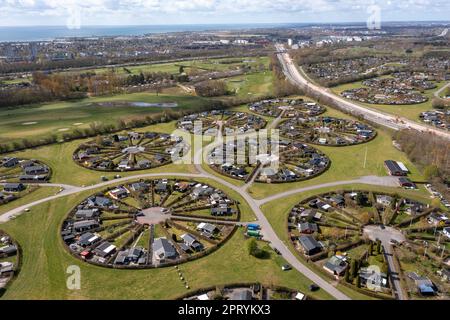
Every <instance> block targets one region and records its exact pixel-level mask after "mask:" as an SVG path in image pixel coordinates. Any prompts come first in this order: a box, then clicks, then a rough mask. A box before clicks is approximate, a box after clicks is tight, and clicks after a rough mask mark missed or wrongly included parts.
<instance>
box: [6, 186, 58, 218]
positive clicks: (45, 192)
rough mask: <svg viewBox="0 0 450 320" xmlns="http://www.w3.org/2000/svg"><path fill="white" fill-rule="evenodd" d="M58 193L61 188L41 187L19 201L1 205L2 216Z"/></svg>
mask: <svg viewBox="0 0 450 320" xmlns="http://www.w3.org/2000/svg"><path fill="white" fill-rule="evenodd" d="M58 191H59V188H57V187H40V188H38V189H36V190H34V191H33V192H31V193H29V194H27V195H25V196H23V197H21V198H19V199H16V200H14V201H11V202H9V203H6V204H2V205H0V214H3V213H5V212H8V211H10V210H13V209H15V208H17V207H20V206H23V205H24V204H27V203H30V202H34V201H37V200H39V199H42V198H46V197H49V196H52V195H54V194H56V192H58Z"/></svg>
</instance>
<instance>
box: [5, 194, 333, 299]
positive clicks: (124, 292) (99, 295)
mask: <svg viewBox="0 0 450 320" xmlns="http://www.w3.org/2000/svg"><path fill="white" fill-rule="evenodd" d="M89 194H90V193H84V194H79V195H76V196H75V195H74V196H69V197H66V198H63V199H59V200H55V201H52V202H49V203H45V204H42V205H40V206H38V207H35V208H33V209H32V210H31V212H29V213H26V214H24V215H22V216H19V217H18V218H17V219H16V220H13V221H10V222H8V223H6V224H3V225H2V229H4V230H5V231H6V232H8V233H9V234H10V235H11V236H12V237H14V239H16V240H17V241H18V242H19V243H20V245H21V247H22V249H23V265H22V269H21V271H20V274H19V276H18V277H17V278H16V279H15V280H14V281H13V282H12V284H11V286H10V287H9V289H8V290H7V291H6V293H5V295H4V296H3V297H2V299H122V300H123V299H173V298H176V297H177V296H179V295H181V294H183V293H185V292H186V291H187V290H186V288H185V287H184V284H183V283H182V282H181V281H180V279H179V277H178V272H177V270H176V269H175V268H173V267H172V268H162V269H154V270H114V269H107V268H101V267H96V266H92V265H89V264H87V263H84V262H81V261H79V260H77V259H75V258H74V257H72V256H71V255H70V254H69V253H68V252H67V251H66V249H65V248H64V247H63V244H62V239H61V238H60V227H61V223H62V221H63V220H64V218H65V216H66V215H67V213H68V212H69V210H70V209H71V208H72V207H73V206H74V205H76V204H77V203H78V202H79V201H81V200H82V199H84V198H85V197H87V196H88V195H89ZM260 246H261V247H265V249H266V250H267V251H268V252H270V256H269V257H268V258H266V259H256V258H254V257H252V256H250V255H249V254H248V252H247V249H246V240H245V238H244V236H243V229H238V231H237V232H236V234H235V235H234V236H233V237H232V238H231V239H230V240H229V241H228V242H227V243H226V244H225V245H224V246H223V247H222V248H220V249H218V251H216V252H215V253H212V254H211V255H209V256H207V257H204V258H201V259H199V260H196V261H192V262H189V263H186V264H182V265H180V270H181V271H182V272H183V275H184V277H185V279H186V280H187V281H188V283H189V286H190V289H192V290H195V289H198V288H202V287H205V286H212V285H225V284H227V283H233V282H234V283H235V282H253V281H260V282H263V283H267V284H277V285H282V286H287V287H291V288H293V289H297V290H300V291H302V292H304V293H307V294H312V295H313V296H315V297H316V298H320V299H331V297H330V296H329V295H328V294H327V293H326V292H324V291H323V290H319V291H317V292H315V293H310V292H309V290H308V285H309V284H310V283H311V281H310V280H308V279H307V278H305V277H304V276H303V275H301V274H300V273H298V272H297V271H295V270H291V271H288V272H284V271H282V270H281V266H282V265H283V264H285V263H286V262H285V261H284V259H283V258H281V257H280V256H278V255H276V254H275V253H274V252H273V251H271V250H270V249H269V248H268V246H266V245H265V244H263V243H260ZM73 265H75V266H79V267H80V269H81V289H80V290H68V289H67V287H66V280H67V277H68V276H69V275H68V274H67V273H66V271H67V268H68V267H69V266H73ZM117 288H120V290H118V289H117Z"/></svg>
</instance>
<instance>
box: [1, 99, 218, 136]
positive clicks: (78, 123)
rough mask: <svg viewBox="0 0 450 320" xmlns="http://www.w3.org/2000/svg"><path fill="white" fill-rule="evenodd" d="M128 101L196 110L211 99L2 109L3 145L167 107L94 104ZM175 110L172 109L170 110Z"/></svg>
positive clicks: (148, 100)
mask: <svg viewBox="0 0 450 320" xmlns="http://www.w3.org/2000/svg"><path fill="white" fill-rule="evenodd" d="M108 101H129V102H147V103H162V102H176V103H178V107H177V108H174V109H173V110H179V109H193V110H194V109H196V108H198V107H199V106H203V105H206V104H208V103H209V100H207V99H204V98H200V97H195V96H187V95H171V94H160V95H159V96H157V95H156V94H154V93H134V94H120V95H115V96H111V97H96V98H86V99H83V100H78V101H73V102H55V103H46V104H39V105H31V106H24V107H14V108H2V109H0V143H9V142H13V141H17V140H21V139H24V138H31V139H35V138H39V137H45V136H48V135H50V134H56V135H58V136H61V135H62V134H63V133H64V132H67V131H70V130H73V129H75V128H88V127H89V125H90V124H91V123H93V122H102V123H105V124H111V123H115V122H116V121H117V120H118V119H131V118H136V117H145V116H147V115H151V114H154V113H157V112H162V111H164V110H167V109H164V108H158V107H149V108H147V107H133V106H124V107H104V106H98V105H92V103H95V102H108ZM170 110H172V109H170Z"/></svg>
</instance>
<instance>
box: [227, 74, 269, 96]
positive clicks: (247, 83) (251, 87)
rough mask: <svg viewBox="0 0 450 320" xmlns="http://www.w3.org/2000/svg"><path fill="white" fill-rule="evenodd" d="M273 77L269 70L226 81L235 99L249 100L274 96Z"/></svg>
mask: <svg viewBox="0 0 450 320" xmlns="http://www.w3.org/2000/svg"><path fill="white" fill-rule="evenodd" d="M272 80H273V75H272V72H271V71H269V70H267V71H263V72H257V73H251V74H246V75H241V76H237V77H231V78H227V79H225V82H226V83H227V85H228V90H230V91H232V92H236V94H235V95H233V97H238V98H248V97H257V96H267V95H273V84H272Z"/></svg>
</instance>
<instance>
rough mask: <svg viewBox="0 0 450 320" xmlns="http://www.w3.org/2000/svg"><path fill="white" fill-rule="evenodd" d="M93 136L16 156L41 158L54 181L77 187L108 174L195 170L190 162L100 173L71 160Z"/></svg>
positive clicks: (170, 126)
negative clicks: (130, 170) (49, 168)
mask: <svg viewBox="0 0 450 320" xmlns="http://www.w3.org/2000/svg"><path fill="white" fill-rule="evenodd" d="M174 129H175V122H170V123H163V124H158V125H153V126H149V127H146V128H141V129H139V130H136V131H157V132H165V133H172V132H173V130H174ZM89 140H90V139H83V140H75V141H71V142H65V143H58V144H53V145H49V146H45V147H40V148H36V149H28V150H25V151H19V152H16V153H14V154H13V155H14V156H17V157H20V158H24V159H37V160H41V161H43V162H44V163H46V164H47V165H49V166H50V167H51V168H52V178H51V182H54V183H64V184H71V185H77V186H82V185H85V186H88V185H92V184H97V183H99V182H100V180H101V177H102V176H106V177H107V178H109V179H112V178H113V177H114V176H115V175H116V174H120V175H121V176H122V177H126V176H132V175H136V174H141V173H159V172H171V173H195V169H194V167H193V166H191V165H175V164H170V165H167V166H163V167H160V168H155V169H150V170H143V171H137V172H136V171H134V172H120V173H112V172H101V171H94V170H89V169H86V168H83V167H81V166H79V165H77V164H76V163H75V162H74V161H73V160H72V155H73V152H74V151H75V150H76V149H77V148H78V146H79V145H80V144H81V143H83V142H86V141H89Z"/></svg>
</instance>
